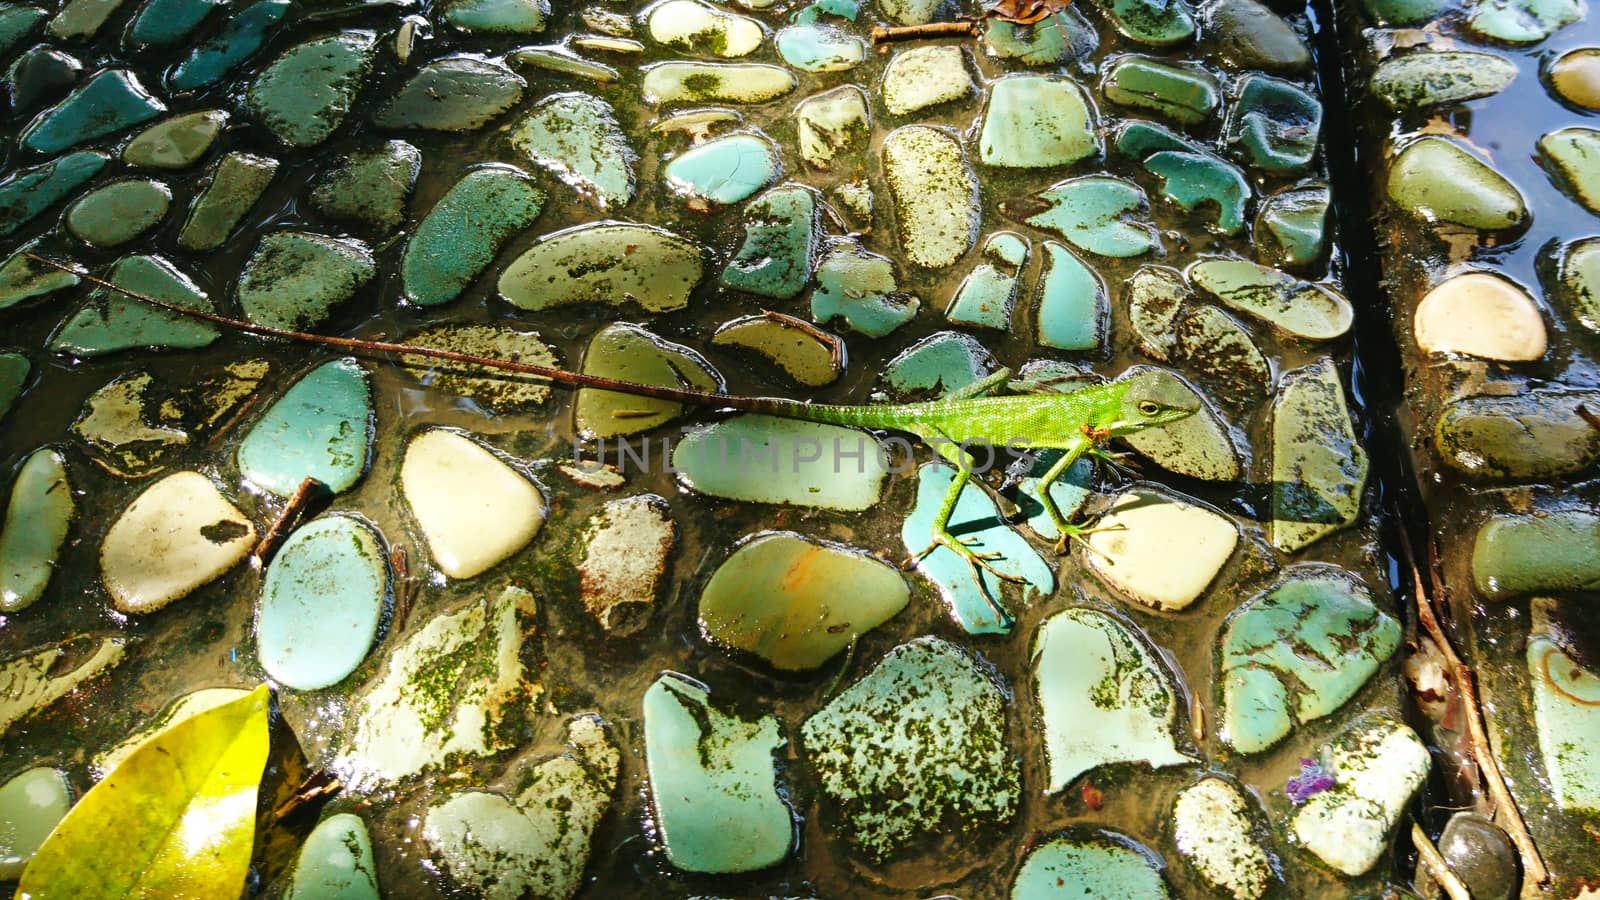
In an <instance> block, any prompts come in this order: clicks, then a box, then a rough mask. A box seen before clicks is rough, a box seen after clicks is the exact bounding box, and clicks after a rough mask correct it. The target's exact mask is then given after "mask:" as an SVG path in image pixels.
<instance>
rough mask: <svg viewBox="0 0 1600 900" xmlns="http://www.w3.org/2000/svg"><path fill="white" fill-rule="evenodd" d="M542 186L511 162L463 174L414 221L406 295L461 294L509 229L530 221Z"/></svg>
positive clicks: (540, 204) (426, 300)
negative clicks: (513, 166) (426, 211)
mask: <svg viewBox="0 0 1600 900" xmlns="http://www.w3.org/2000/svg"><path fill="white" fill-rule="evenodd" d="M544 201H545V195H544V191H542V190H540V189H539V188H538V187H537V186H535V185H534V183H533V181H532V179H530V178H529V177H528V176H527V175H526V174H525V173H523V172H522V171H520V170H518V169H514V168H512V167H511V166H505V165H499V164H490V165H485V166H483V167H482V168H478V169H474V170H473V171H471V172H468V173H467V174H466V175H464V176H462V178H461V180H460V181H458V182H456V183H455V186H454V187H452V188H450V190H449V191H447V192H446V193H445V195H444V196H443V197H441V198H439V202H438V203H436V204H434V207H433V209H432V210H430V211H429V212H428V216H427V218H425V219H423V220H422V222H421V223H419V224H418V225H417V228H416V230H415V231H414V232H413V233H412V236H411V241H410V242H409V243H407V244H406V251H405V256H404V258H403V259H402V260H401V263H400V273H401V279H402V283H403V285H404V288H403V290H404V296H405V299H407V300H409V301H411V302H412V303H415V304H417V305H418V306H437V305H438V304H440V303H448V302H449V301H451V300H454V299H455V298H456V297H458V296H460V295H461V292H462V291H464V290H466V289H467V286H468V285H470V284H471V283H472V281H473V279H475V278H477V277H478V275H479V274H481V273H482V272H483V270H484V269H486V268H488V267H489V264H490V263H491V262H493V261H494V257H495V254H497V253H499V252H500V248H501V247H502V246H504V245H505V242H506V241H507V240H509V239H510V238H511V237H512V236H513V235H516V234H517V233H519V232H521V231H522V230H523V229H525V228H527V227H528V226H530V225H532V224H533V221H534V220H535V219H537V218H538V217H539V211H540V210H541V209H543V208H544Z"/></svg>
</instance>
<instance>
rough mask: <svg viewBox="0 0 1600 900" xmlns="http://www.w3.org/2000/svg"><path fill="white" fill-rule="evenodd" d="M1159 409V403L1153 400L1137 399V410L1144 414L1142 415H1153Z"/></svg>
mask: <svg viewBox="0 0 1600 900" xmlns="http://www.w3.org/2000/svg"><path fill="white" fill-rule="evenodd" d="M1160 411H1161V404H1159V403H1157V402H1155V401H1154V400H1140V401H1139V412H1140V413H1142V414H1144V415H1147V416H1153V415H1155V414H1156V413H1158V412H1160Z"/></svg>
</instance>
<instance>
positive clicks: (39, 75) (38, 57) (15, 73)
mask: <svg viewBox="0 0 1600 900" xmlns="http://www.w3.org/2000/svg"><path fill="white" fill-rule="evenodd" d="M82 74H83V63H81V62H78V60H77V59H76V58H75V57H72V56H69V55H67V54H65V53H63V52H61V51H60V50H56V49H53V48H51V47H50V46H48V45H45V44H40V45H39V46H37V47H33V48H30V49H29V50H27V51H25V52H24V53H22V54H21V55H19V56H18V57H17V58H16V59H15V60H13V61H12V63H11V65H10V67H8V68H7V69H6V74H5V78H4V79H3V80H0V89H4V90H5V92H6V94H7V95H9V97H10V100H11V114H12V115H13V116H17V115H21V114H23V113H25V112H28V111H30V110H32V109H33V108H34V107H36V106H39V105H40V104H43V103H47V102H49V101H51V100H55V99H56V98H58V97H60V96H61V95H62V94H65V93H66V92H67V89H69V88H71V87H72V86H73V85H75V84H77V83H78V78H79V76H81V75H82Z"/></svg>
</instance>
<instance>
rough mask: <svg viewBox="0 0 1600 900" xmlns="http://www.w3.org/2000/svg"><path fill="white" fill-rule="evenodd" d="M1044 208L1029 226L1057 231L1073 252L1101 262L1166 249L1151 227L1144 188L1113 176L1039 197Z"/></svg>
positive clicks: (1092, 177)
mask: <svg viewBox="0 0 1600 900" xmlns="http://www.w3.org/2000/svg"><path fill="white" fill-rule="evenodd" d="M1039 199H1040V200H1041V201H1042V202H1043V204H1044V206H1045V208H1044V209H1042V210H1041V211H1040V212H1037V213H1035V214H1033V215H1031V216H1029V217H1028V219H1027V222H1028V224H1029V225H1033V226H1036V227H1038V228H1044V229H1046V230H1049V231H1054V232H1056V233H1057V234H1059V235H1061V236H1062V237H1064V238H1066V239H1067V242H1068V243H1070V244H1072V245H1073V246H1074V247H1078V248H1079V249H1082V250H1087V251H1089V252H1090V253H1094V254H1098V255H1100V256H1111V257H1132V256H1142V255H1144V254H1146V253H1149V252H1150V251H1151V250H1153V249H1155V248H1157V247H1159V246H1160V245H1161V242H1160V239H1159V238H1157V237H1156V229H1155V227H1154V226H1152V225H1150V224H1148V219H1149V215H1150V201H1149V199H1148V198H1146V197H1145V193H1144V191H1143V190H1142V189H1140V187H1139V186H1138V185H1136V184H1134V183H1132V182H1130V181H1124V180H1123V179H1121V178H1112V177H1111V176H1109V175H1086V176H1084V177H1082V178H1074V179H1071V180H1069V181H1063V182H1061V183H1060V184H1056V185H1053V186H1051V187H1049V188H1047V189H1045V190H1044V191H1043V192H1041V193H1040V194H1039Z"/></svg>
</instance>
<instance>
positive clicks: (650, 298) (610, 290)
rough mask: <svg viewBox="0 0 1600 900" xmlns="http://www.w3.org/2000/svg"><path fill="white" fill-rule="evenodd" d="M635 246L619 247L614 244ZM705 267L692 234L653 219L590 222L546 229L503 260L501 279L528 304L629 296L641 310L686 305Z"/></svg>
mask: <svg viewBox="0 0 1600 900" xmlns="http://www.w3.org/2000/svg"><path fill="white" fill-rule="evenodd" d="M618 247H632V248H633V252H632V253H627V254H618V253H617V252H616V248H618ZM704 275H705V259H704V257H703V256H702V254H701V251H700V248H699V247H698V246H696V245H695V244H693V243H691V242H690V241H688V240H686V239H684V238H682V237H679V236H678V235H676V234H673V233H672V232H670V231H667V230H666V229H664V228H656V227H654V226H652V225H635V224H632V223H629V222H595V223H592V224H587V225H579V226H577V227H575V228H569V229H567V230H565V231H558V232H556V233H554V234H549V235H546V236H545V237H544V238H543V239H541V240H540V241H539V243H537V244H534V245H533V246H532V247H529V248H528V249H527V250H525V251H523V253H522V255H521V256H518V257H517V258H516V259H515V260H513V261H512V263H511V265H509V266H507V267H506V270H505V272H504V273H502V274H501V276H500V282H499V285H498V288H499V291H500V295H501V296H502V297H504V298H505V300H506V302H508V303H510V304H511V305H512V306H516V307H518V308H520V309H525V310H530V311H534V310H541V309H549V308H552V307H557V306H568V305H574V304H612V305H620V304H623V303H634V304H637V305H638V306H639V307H640V308H642V309H643V310H645V311H646V312H652V313H661V312H671V311H673V310H678V309H683V308H684V307H685V306H687V305H688V303H689V291H690V290H692V289H693V288H694V286H695V285H697V284H699V283H700V279H701V278H702V277H704Z"/></svg>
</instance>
